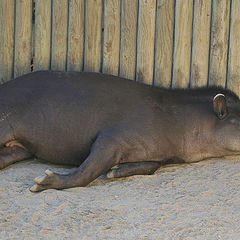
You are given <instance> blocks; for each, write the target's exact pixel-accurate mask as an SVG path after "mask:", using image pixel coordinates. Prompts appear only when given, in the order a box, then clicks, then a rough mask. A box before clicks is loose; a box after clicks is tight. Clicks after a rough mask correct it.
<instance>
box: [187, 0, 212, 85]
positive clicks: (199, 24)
mask: <svg viewBox="0 0 240 240" xmlns="http://www.w3.org/2000/svg"><path fill="white" fill-rule="evenodd" d="M211 5H212V4H211V1H205V0H196V1H195V2H194V20H193V41H192V44H193V45H192V66H191V81H190V86H191V87H202V86H207V83H208V65H209V44H210V25H211Z"/></svg>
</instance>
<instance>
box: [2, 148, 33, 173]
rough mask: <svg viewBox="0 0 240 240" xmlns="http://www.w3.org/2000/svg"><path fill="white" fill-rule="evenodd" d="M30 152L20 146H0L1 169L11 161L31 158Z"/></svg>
mask: <svg viewBox="0 0 240 240" xmlns="http://www.w3.org/2000/svg"><path fill="white" fill-rule="evenodd" d="M31 157H32V154H31V153H29V152H28V151H27V150H25V149H24V148H22V147H19V146H11V147H2V148H0V169H3V168H5V167H7V166H9V165H11V164H12V163H15V162H19V161H21V160H25V159H28V158H31Z"/></svg>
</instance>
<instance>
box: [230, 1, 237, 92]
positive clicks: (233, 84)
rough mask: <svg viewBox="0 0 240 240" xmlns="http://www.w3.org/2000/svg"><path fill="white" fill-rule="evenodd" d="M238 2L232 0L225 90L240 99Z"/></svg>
mask: <svg viewBox="0 0 240 240" xmlns="http://www.w3.org/2000/svg"><path fill="white" fill-rule="evenodd" d="M239 49H240V1H239V0H232V9H231V25H230V44H229V60H228V78H227V88H228V89H230V90H232V91H234V92H235V93H236V94H237V95H238V96H239V97H240V54H239Z"/></svg>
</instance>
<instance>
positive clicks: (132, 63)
mask: <svg viewBox="0 0 240 240" xmlns="http://www.w3.org/2000/svg"><path fill="white" fill-rule="evenodd" d="M137 22H138V0H131V1H129V0H122V7H121V47H120V49H121V50H120V69H119V76H121V77H125V78H128V79H132V80H134V79H135V74H136V55H137Z"/></svg>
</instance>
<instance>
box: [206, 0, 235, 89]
mask: <svg viewBox="0 0 240 240" xmlns="http://www.w3.org/2000/svg"><path fill="white" fill-rule="evenodd" d="M230 3H231V2H230V1H219V0H213V5H212V8H213V10H212V33H211V49H210V66H209V85H218V86H223V87H225V86H226V73H227V53H228V38H229V19H230Z"/></svg>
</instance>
